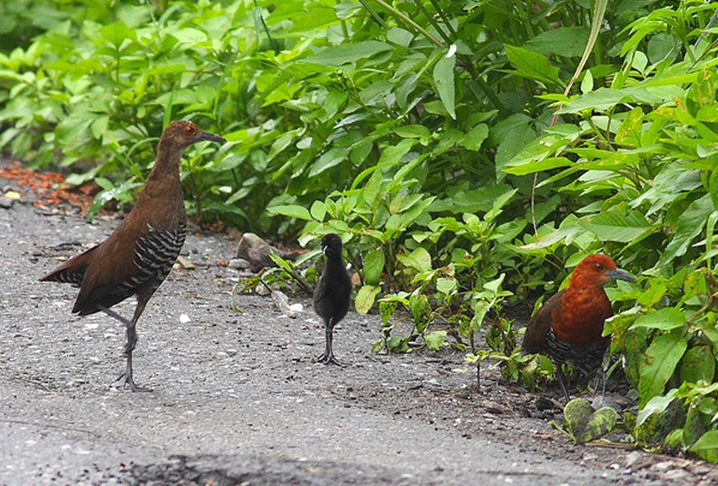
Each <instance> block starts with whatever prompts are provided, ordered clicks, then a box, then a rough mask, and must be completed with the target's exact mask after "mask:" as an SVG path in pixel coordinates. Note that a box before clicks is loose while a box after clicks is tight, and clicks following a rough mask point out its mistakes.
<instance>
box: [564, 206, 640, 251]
mask: <svg viewBox="0 0 718 486" xmlns="http://www.w3.org/2000/svg"><path fill="white" fill-rule="evenodd" d="M578 223H579V224H580V225H581V226H583V227H584V228H585V229H587V230H588V231H590V232H592V233H594V234H595V235H596V236H597V237H598V239H599V240H601V241H617V242H621V243H628V242H632V241H634V240H638V239H639V238H641V237H643V236H645V235H647V234H649V233H652V232H653V230H654V228H653V225H652V224H651V222H650V221H648V220H647V219H646V218H645V216H643V215H642V214H640V213H638V212H635V211H634V212H631V213H629V214H628V215H627V216H625V215H623V214H619V213H601V214H598V215H596V216H590V217H586V218H582V219H580V220H579V221H578Z"/></svg>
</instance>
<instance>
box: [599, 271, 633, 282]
mask: <svg viewBox="0 0 718 486" xmlns="http://www.w3.org/2000/svg"><path fill="white" fill-rule="evenodd" d="M606 275H607V276H608V278H609V279H611V280H625V281H626V282H635V281H636V277H634V276H633V275H631V274H630V273H628V272H627V271H625V270H622V269H620V268H614V269H613V270H611V271H609V272H606Z"/></svg>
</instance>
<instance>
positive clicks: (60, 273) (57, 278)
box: [40, 245, 99, 287]
mask: <svg viewBox="0 0 718 486" xmlns="http://www.w3.org/2000/svg"><path fill="white" fill-rule="evenodd" d="M98 246H99V245H97V246H93V247H92V248H90V249H89V250H87V251H85V252H84V253H82V254H80V255H77V256H76V257H74V258H70V259H69V260H67V261H66V262H65V263H63V264H62V265H60V266H59V267H57V268H56V269H55V270H53V271H52V272H50V273H48V274H47V275H45V276H44V277H42V278H41V279H40V281H41V282H61V283H69V284H72V285H74V286H76V287H79V286H80V285H82V279H84V278H85V271H86V270H87V267H88V266H89V265H90V263H91V262H92V260H93V258H94V257H95V250H97V247H98Z"/></svg>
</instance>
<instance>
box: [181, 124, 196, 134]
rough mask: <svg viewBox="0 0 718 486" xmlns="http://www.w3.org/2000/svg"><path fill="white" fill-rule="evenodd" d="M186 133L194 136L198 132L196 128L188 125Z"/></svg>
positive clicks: (185, 129)
mask: <svg viewBox="0 0 718 486" xmlns="http://www.w3.org/2000/svg"><path fill="white" fill-rule="evenodd" d="M184 132H185V133H186V134H187V135H194V132H196V130H195V128H194V127H193V126H192V125H187V126H186V127H185V128H184Z"/></svg>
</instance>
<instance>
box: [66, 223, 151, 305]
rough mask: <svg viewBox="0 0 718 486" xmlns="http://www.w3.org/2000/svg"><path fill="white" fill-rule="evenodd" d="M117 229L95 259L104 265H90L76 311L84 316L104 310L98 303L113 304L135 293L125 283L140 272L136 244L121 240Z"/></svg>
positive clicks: (78, 296) (103, 244)
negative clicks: (135, 256)
mask: <svg viewBox="0 0 718 486" xmlns="http://www.w3.org/2000/svg"><path fill="white" fill-rule="evenodd" d="M120 235H121V233H119V232H118V231H117V230H115V232H113V233H112V234H111V235H110V237H109V238H107V240H105V241H104V242H103V243H101V244H100V245H99V246H98V249H97V257H96V260H95V261H98V262H101V265H90V266H89V268H88V269H87V272H86V273H85V279H84V280H83V281H82V286H81V287H80V293H79V294H77V299H76V300H75V305H74V307H73V308H72V312H75V313H79V314H80V315H86V314H92V313H94V312H98V311H99V310H100V308H99V307H97V304H100V305H102V306H104V307H110V306H113V305H115V304H117V303H118V302H121V301H122V300H124V299H126V298H128V297H130V296H131V295H132V294H133V292H132V291H131V290H129V289H125V288H124V287H123V286H122V283H123V282H125V281H127V280H129V279H130V278H132V277H133V276H134V275H135V273H136V272H137V268H136V267H135V265H134V263H132V262H133V258H134V257H133V254H134V245H133V244H129V245H128V244H127V243H126V242H123V241H121V238H119V237H118V236H120Z"/></svg>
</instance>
